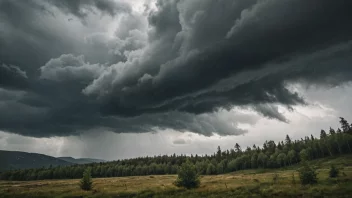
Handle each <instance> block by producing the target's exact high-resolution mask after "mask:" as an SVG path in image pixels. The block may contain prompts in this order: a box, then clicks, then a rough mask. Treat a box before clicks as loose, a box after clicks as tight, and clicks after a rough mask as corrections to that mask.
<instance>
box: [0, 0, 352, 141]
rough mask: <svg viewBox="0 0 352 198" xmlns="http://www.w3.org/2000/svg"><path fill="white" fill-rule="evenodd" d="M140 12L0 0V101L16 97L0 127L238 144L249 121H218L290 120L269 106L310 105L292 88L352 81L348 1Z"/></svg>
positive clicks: (104, 4)
mask: <svg viewBox="0 0 352 198" xmlns="http://www.w3.org/2000/svg"><path fill="white" fill-rule="evenodd" d="M149 3H150V2H149V1H148V2H147V1H146V6H145V10H143V11H141V12H136V11H134V10H133V9H132V6H133V5H130V4H128V3H124V2H122V1H112V0H104V1H94V0H88V1H80V0H70V1H59V2H58V1H50V0H42V1H40V0H33V1H8V0H0V10H1V11H3V12H1V13H0V16H1V19H0V22H2V23H0V24H1V26H0V28H1V29H0V32H4V34H0V45H1V46H5V47H3V49H4V50H1V51H0V62H1V63H3V65H2V67H0V69H1V70H0V71H1V72H2V73H3V71H5V69H4V68H7V70H6V71H10V73H11V75H6V77H7V78H2V79H0V87H1V88H2V89H4V90H5V89H6V91H7V92H6V93H7V96H6V97H7V98H9V96H8V95H9V93H10V92H9V91H12V89H14V90H17V91H22V92H21V95H18V96H16V100H13V101H12V100H11V101H9V100H6V101H4V102H2V103H1V105H0V111H1V112H4V113H2V114H1V119H0V129H1V130H6V131H9V132H13V133H19V134H22V135H27V136H36V137H44V136H45V137H50V136H67V135H71V134H77V133H80V132H81V131H84V130H89V129H93V128H96V129H107V130H111V131H114V132H118V133H129V132H148V131H157V130H164V129H173V130H177V131H182V132H183V131H191V132H196V133H200V134H204V135H207V136H210V135H212V134H213V133H218V134H220V135H239V134H243V133H245V132H246V130H244V129H241V128H239V127H238V124H239V123H247V124H253V123H255V122H256V119H254V120H251V119H250V118H248V116H247V115H245V114H242V113H241V111H237V112H232V111H230V112H231V116H228V117H223V116H221V115H220V114H219V112H221V113H222V114H226V113H224V112H227V111H229V110H231V109H251V110H254V111H256V112H258V114H259V115H261V116H264V117H268V118H273V119H277V120H279V121H282V122H286V123H288V122H289V119H287V118H285V116H283V115H282V114H281V113H280V111H279V110H278V106H284V107H286V108H287V109H289V110H292V109H293V107H294V106H295V105H307V104H308V103H307V102H306V101H305V99H304V98H303V97H302V96H301V95H300V93H298V92H295V91H293V90H292V89H289V85H290V84H292V83H297V82H300V83H302V84H305V85H308V86H310V85H316V86H321V87H331V86H336V85H340V84H343V83H346V82H348V81H350V80H351V79H352V78H351V74H352V70H351V68H350V65H351V63H352V60H351V59H352V58H351V57H352V56H351V55H352V53H351V52H352V27H351V26H350V20H349V19H350V18H351V17H352V15H351V12H350V9H349V8H350V7H351V6H352V2H342V1H331V0H312V1H306V0H237V1H228V0H218V1H214V0H194V1H182V0H181V1H180V0H159V1H157V2H155V6H150V5H151V4H149ZM23 9H24V11H23V12H22V13H20V14H19V15H18V16H17V15H16V16H15V15H13V14H12V13H13V12H9V10H11V11H19V10H23ZM49 15H50V16H52V17H44V18H43V17H41V16H49ZM106 15H108V16H106ZM70 17H75V18H77V19H79V20H78V21H79V22H77V21H75V20H72V21H70V20H68V19H69V18H70ZM33 19H37V20H41V22H42V24H45V28H44V27H43V26H42V25H38V24H33V23H32V22H31V21H33ZM20 21H21V22H20ZM55 22H56V23H58V25H56V24H55ZM102 22H106V24H109V25H105V26H104V25H101V24H102ZM111 27H113V28H111ZM54 30H55V31H54ZM66 30H69V31H66ZM59 33H60V34H59ZM39 35H41V36H39ZM77 35H79V36H77ZM29 38H31V39H29ZM8 41H11V42H8ZM17 49H26V50H25V51H24V50H17ZM28 49H32V50H28ZM9 65H16V66H9ZM15 68H16V69H15ZM24 71H25V72H26V73H24ZM2 73H1V74H2ZM21 74H22V75H21ZM23 74H25V75H23ZM11 76H14V77H11ZM15 77H16V78H15ZM18 78H20V79H23V83H22V84H21V85H19V84H20V83H17V82H20V81H21V80H18V81H17V80H14V79H18ZM14 82H16V83H17V84H16V83H14ZM4 93H5V92H4ZM11 93H12V92H11ZM13 109H23V112H21V111H18V112H17V111H16V112H13Z"/></svg>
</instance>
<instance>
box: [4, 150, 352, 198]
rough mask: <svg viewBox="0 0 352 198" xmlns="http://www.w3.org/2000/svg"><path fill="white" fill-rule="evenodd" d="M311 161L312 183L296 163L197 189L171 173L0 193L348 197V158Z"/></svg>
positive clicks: (351, 171) (208, 180)
mask: <svg viewBox="0 0 352 198" xmlns="http://www.w3.org/2000/svg"><path fill="white" fill-rule="evenodd" d="M331 164H334V165H336V166H337V167H339V169H340V172H341V174H340V175H341V176H340V177H339V178H337V179H330V178H328V171H329V167H330V165H331ZM311 165H313V166H315V167H316V168H317V169H318V179H319V181H318V184H316V185H313V186H301V185H300V184H299V177H298V172H297V171H296V169H297V168H298V167H299V166H297V165H296V166H291V167H287V168H285V169H279V170H263V169H262V170H247V171H239V172H234V173H230V174H224V175H216V176H215V175H214V176H202V177H201V186H200V188H198V189H194V190H186V189H182V188H177V187H175V186H174V185H173V184H172V182H173V181H174V180H175V179H176V177H177V176H176V175H163V176H142V177H121V178H94V179H93V182H94V188H93V190H92V191H89V192H85V191H82V190H80V188H79V186H78V183H79V180H45V181H30V182H15V181H0V197H9V198H10V197H11V198H12V197H352V156H343V157H338V158H331V159H322V160H315V161H312V162H311ZM275 174H277V175H278V176H279V179H278V181H277V182H276V183H274V182H273V177H274V175H275ZM292 174H294V175H295V180H296V184H293V183H292V180H293V179H292Z"/></svg>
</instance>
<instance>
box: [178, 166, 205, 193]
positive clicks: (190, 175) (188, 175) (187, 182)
mask: <svg viewBox="0 0 352 198" xmlns="http://www.w3.org/2000/svg"><path fill="white" fill-rule="evenodd" d="M174 184H175V185H176V186H178V187H185V188H187V189H190V188H197V187H199V184H200V180H199V175H198V174H197V170H196V168H195V166H194V165H193V164H192V163H191V162H190V161H188V160H187V162H185V163H183V164H182V165H181V167H180V168H179V171H178V178H177V180H176V181H175V183H174Z"/></svg>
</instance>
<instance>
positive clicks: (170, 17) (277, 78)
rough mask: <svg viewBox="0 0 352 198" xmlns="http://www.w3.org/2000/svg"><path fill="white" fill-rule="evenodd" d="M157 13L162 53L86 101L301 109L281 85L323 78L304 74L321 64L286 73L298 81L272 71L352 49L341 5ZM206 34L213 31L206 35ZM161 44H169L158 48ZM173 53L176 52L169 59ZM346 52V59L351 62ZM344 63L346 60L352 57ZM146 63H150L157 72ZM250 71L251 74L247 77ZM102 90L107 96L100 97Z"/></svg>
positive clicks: (130, 64) (132, 110) (95, 87)
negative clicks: (337, 48)
mask: <svg viewBox="0 0 352 198" xmlns="http://www.w3.org/2000/svg"><path fill="white" fill-rule="evenodd" d="M347 4H351V3H347ZM199 5H200V6H199ZM158 6H159V10H158V11H157V12H156V13H152V14H150V17H149V19H150V20H149V23H150V24H151V25H152V26H153V28H154V29H153V30H152V31H151V32H150V38H154V39H153V40H151V41H150V45H151V46H153V49H156V50H155V51H158V49H159V48H160V49H163V52H162V53H161V54H160V53H158V54H153V52H149V51H148V50H147V51H146V52H145V53H144V54H142V55H141V57H140V58H139V60H140V61H136V60H135V59H133V61H127V62H125V63H124V65H123V66H121V68H124V67H126V68H124V69H121V70H119V69H120V68H117V69H115V68H112V69H111V70H108V71H106V72H105V73H103V74H102V75H101V77H100V78H98V79H97V80H95V81H94V82H93V83H92V84H91V85H90V86H88V87H87V88H86V89H85V93H86V94H88V95H94V94H98V95H100V96H103V97H104V96H105V97H106V100H107V103H106V105H107V106H106V107H105V109H106V111H107V113H110V114H118V115H124V116H134V115H139V114H142V113H146V112H147V113H148V112H149V113H155V112H167V111H170V110H179V111H185V112H190V113H206V112H212V111H215V110H217V109H219V108H231V107H232V106H233V105H250V104H257V103H273V102H277V103H283V104H286V105H294V104H298V103H304V101H303V99H301V98H300V97H299V96H298V95H297V94H296V93H292V92H290V91H289V90H287V89H286V88H285V84H284V82H285V81H286V80H289V79H292V78H296V77H301V76H303V75H305V74H306V76H305V77H315V76H314V75H317V76H316V77H317V78H319V77H321V76H318V74H319V73H314V74H313V73H311V75H307V74H308V73H306V72H309V71H311V70H312V68H317V67H319V66H320V63H319V62H311V63H310V65H306V66H307V67H306V68H303V67H300V65H291V66H290V67H288V68H286V70H287V71H290V72H292V71H294V70H296V69H297V70H298V71H296V72H295V73H294V74H296V76H295V75H294V74H290V73H288V72H287V71H285V70H283V71H280V70H273V68H271V67H270V66H268V65H270V64H278V63H280V64H282V67H284V64H285V63H289V62H291V61H294V60H295V58H296V57H301V56H302V57H305V56H309V55H310V53H312V52H314V51H317V50H320V49H326V48H329V47H330V46H334V45H337V44H340V43H346V44H347V42H348V41H349V40H350V39H351V38H352V36H351V35H352V34H351V33H352V28H351V26H349V18H351V14H350V11H349V7H350V6H348V5H346V3H345V2H342V1H337V2H332V1H328V0H324V1H320V0H319V1H303V0H295V1H294V0H284V1H278V0H268V1H192V3H190V2H187V1H159V4H158ZM176 7H177V8H178V10H177V13H174V11H173V8H176ZM214 9H216V11H217V12H215V10H214ZM189 15H191V16H189ZM214 17H215V21H216V22H217V23H215V22H214V19H213V18H214ZM179 19H180V20H179ZM180 26H181V27H183V28H182V30H181V27H180ZM202 27H209V31H204V29H202ZM197 28H200V29H201V30H198V29H197ZM176 32H177V33H176ZM213 32H215V33H213ZM170 37H171V38H170ZM163 38H168V39H165V40H166V42H159V41H160V40H161V39H163ZM200 38H201V39H202V40H201V41H197V40H198V39H200ZM167 41H172V43H171V44H169V42H167ZM169 45H171V46H172V47H171V48H170V47H169V50H167V51H165V48H164V47H165V46H169ZM347 45H349V44H347ZM147 49H148V48H147ZM349 50H350V49H347V51H345V52H342V53H345V54H349V53H350V51H349ZM160 55H162V56H161V57H160ZM150 57H151V58H150ZM170 58H171V59H170ZM330 58H331V60H334V59H335V58H336V57H334V56H331V57H330ZM340 58H341V59H344V60H346V58H347V59H348V55H347V56H344V57H340ZM145 59H147V60H149V59H152V60H153V62H152V63H153V64H151V62H150V61H144V60H145ZM165 59H166V60H165ZM265 67H266V68H265ZM327 67H329V68H324V69H328V70H329V71H331V74H336V73H342V72H346V71H345V70H344V69H343V68H344V67H345V65H343V64H339V65H337V66H336V65H335V66H334V65H329V66H327ZM263 68H265V69H263ZM271 70H272V71H271ZM246 71H253V72H252V73H251V75H248V76H244V75H245V72H246ZM256 71H258V72H265V73H264V75H263V73H258V72H256ZM322 73H323V72H322ZM287 74H288V76H287V79H286V76H284V75H287ZM325 75H326V73H324V76H323V77H325ZM146 76H148V78H147V80H146V78H145V77H146ZM240 77H242V78H243V80H242V81H238V82H236V84H232V87H230V88H227V89H224V88H221V87H219V88H217V89H215V90H209V87H211V86H216V84H217V83H219V81H221V80H223V79H227V78H235V79H236V78H240ZM111 83H112V84H111ZM101 89H103V90H104V91H106V90H108V93H109V94H107V95H104V94H102V93H104V92H101ZM111 93H112V94H111ZM104 102H105V101H104Z"/></svg>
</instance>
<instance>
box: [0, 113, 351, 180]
mask: <svg viewBox="0 0 352 198" xmlns="http://www.w3.org/2000/svg"><path fill="white" fill-rule="evenodd" d="M340 125H341V127H340V128H338V129H337V130H334V129H332V128H330V129H329V130H328V131H325V130H321V132H320V137H314V136H313V135H310V136H306V137H304V138H301V139H300V140H291V138H290V137H289V136H288V135H286V138H285V140H284V141H280V142H274V141H272V140H270V141H265V142H264V144H263V145H262V146H257V145H253V146H252V147H247V148H245V149H243V148H241V147H240V145H239V144H237V143H236V144H235V146H234V148H233V149H230V150H224V151H223V150H221V148H220V146H219V147H218V149H217V151H216V152H215V153H214V154H213V155H204V156H198V155H191V156H186V155H175V154H174V155H169V156H168V155H163V156H154V157H139V158H134V159H125V160H117V161H112V162H105V163H92V164H85V165H72V166H62V167H50V168H40V169H25V170H13V171H6V172H3V173H1V174H0V179H2V180H42V179H73V178H81V177H82V174H83V172H84V170H85V169H86V168H87V167H91V170H92V176H93V177H122V176H143V175H162V174H176V173H177V171H178V168H179V166H180V165H181V164H182V163H184V162H185V161H186V160H187V159H189V161H190V162H192V163H193V164H194V165H195V166H196V169H197V171H198V173H199V174H202V175H215V174H223V173H228V172H233V171H238V170H244V169H257V168H280V167H285V166H289V165H293V164H297V163H299V162H300V161H302V160H312V159H318V158H324V157H328V156H337V155H342V154H350V153H352V150H351V149H352V148H351V146H352V124H351V125H350V124H349V123H348V122H347V121H346V120H345V119H344V118H340Z"/></svg>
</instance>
